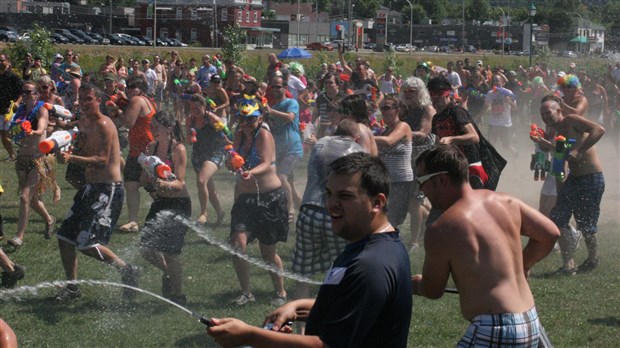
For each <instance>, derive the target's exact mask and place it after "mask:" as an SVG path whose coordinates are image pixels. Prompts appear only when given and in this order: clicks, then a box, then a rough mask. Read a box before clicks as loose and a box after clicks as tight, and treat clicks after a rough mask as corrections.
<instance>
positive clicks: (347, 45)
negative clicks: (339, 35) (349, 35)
mask: <svg viewBox="0 0 620 348" xmlns="http://www.w3.org/2000/svg"><path fill="white" fill-rule="evenodd" d="M328 43H329V44H330V45H332V47H333V48H338V47H339V45H343V46H344V50H345V51H351V50H354V49H355V47H354V46H353V44H352V43H350V42H349V43H344V41H343V40H333V41H331V42H328ZM326 44H327V43H326Z"/></svg>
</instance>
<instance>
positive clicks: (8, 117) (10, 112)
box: [4, 100, 17, 123]
mask: <svg viewBox="0 0 620 348" xmlns="http://www.w3.org/2000/svg"><path fill="white" fill-rule="evenodd" d="M15 110H17V105H16V104H15V100H11V105H9V108H8V110H7V111H6V114H4V122H5V123H9V122H11V120H12V119H13V115H15Z"/></svg>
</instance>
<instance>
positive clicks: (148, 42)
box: [137, 36, 153, 46]
mask: <svg viewBox="0 0 620 348" xmlns="http://www.w3.org/2000/svg"><path fill="white" fill-rule="evenodd" d="M137 38H138V39H140V40H142V41H144V43H146V45H147V46H153V39H151V38H150V37H148V36H137Z"/></svg>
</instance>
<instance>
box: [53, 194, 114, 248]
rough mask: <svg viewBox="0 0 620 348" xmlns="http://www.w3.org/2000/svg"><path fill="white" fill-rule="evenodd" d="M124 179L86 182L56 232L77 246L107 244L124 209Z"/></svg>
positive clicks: (87, 246) (61, 237)
mask: <svg viewBox="0 0 620 348" xmlns="http://www.w3.org/2000/svg"><path fill="white" fill-rule="evenodd" d="M124 198H125V189H124V188H123V183H120V182H115V183H97V184H86V185H84V186H83V187H82V188H81V189H79V190H78V192H77V193H76V194H75V196H74V197H73V206H72V207H71V209H70V210H69V213H68V214H67V217H66V218H65V220H64V221H63V222H62V225H61V226H60V228H59V229H58V233H57V234H56V235H57V237H58V239H60V240H63V241H65V242H68V243H70V244H73V245H75V246H76V247H77V249H78V250H85V249H90V248H92V247H95V246H97V245H106V244H108V242H109V241H110V237H111V236H112V230H113V229H114V226H115V225H116V222H117V221H118V217H119V216H120V215H121V210H122V209H123V200H124Z"/></svg>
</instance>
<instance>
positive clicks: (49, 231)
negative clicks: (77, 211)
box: [43, 216, 56, 239]
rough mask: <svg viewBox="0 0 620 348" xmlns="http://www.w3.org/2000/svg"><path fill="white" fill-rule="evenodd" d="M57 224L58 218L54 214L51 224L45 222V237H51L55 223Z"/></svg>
mask: <svg viewBox="0 0 620 348" xmlns="http://www.w3.org/2000/svg"><path fill="white" fill-rule="evenodd" d="M55 224H56V218H55V217H53V216H52V222H50V223H49V224H48V223H46V224H45V231H44V232H43V237H44V238H45V239H51V238H52V234H53V233H54V225H55Z"/></svg>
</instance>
